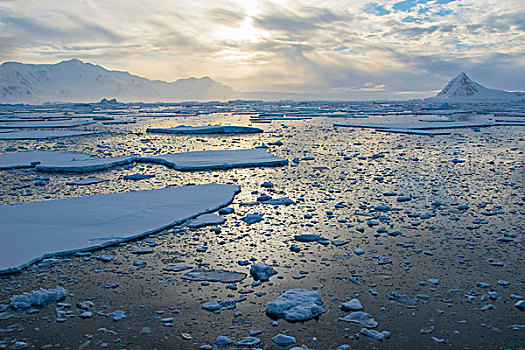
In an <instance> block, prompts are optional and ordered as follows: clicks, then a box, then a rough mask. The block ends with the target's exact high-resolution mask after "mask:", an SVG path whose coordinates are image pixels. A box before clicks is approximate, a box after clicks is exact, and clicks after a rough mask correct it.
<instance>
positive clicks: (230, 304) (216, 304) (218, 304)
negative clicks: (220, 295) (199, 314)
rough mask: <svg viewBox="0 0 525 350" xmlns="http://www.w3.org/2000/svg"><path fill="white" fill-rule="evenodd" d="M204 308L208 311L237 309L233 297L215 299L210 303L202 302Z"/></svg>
mask: <svg viewBox="0 0 525 350" xmlns="http://www.w3.org/2000/svg"><path fill="white" fill-rule="evenodd" d="M202 308H203V309H204V310H207V311H217V310H222V309H224V310H233V309H235V301H233V300H231V299H226V300H220V301H217V300H213V301H210V302H208V303H204V304H202Z"/></svg>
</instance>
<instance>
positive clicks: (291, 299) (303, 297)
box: [266, 289, 326, 322]
mask: <svg viewBox="0 0 525 350" xmlns="http://www.w3.org/2000/svg"><path fill="white" fill-rule="evenodd" d="M324 312H326V309H325V308H324V307H323V302H322V300H321V293H320V292H319V291H318V290H316V291H313V292H310V291H308V290H306V289H290V290H288V291H286V292H284V293H283V294H281V295H280V296H279V297H277V298H276V299H275V300H274V301H271V302H270V303H268V305H267V306H266V313H267V314H268V315H269V316H271V317H274V318H283V319H285V320H287V321H290V322H300V321H307V320H309V319H312V318H314V317H317V316H319V315H321V314H322V313H324Z"/></svg>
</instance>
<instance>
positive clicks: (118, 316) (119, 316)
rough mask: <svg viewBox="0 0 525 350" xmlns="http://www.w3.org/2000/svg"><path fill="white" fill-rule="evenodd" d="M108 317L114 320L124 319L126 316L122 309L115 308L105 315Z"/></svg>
mask: <svg viewBox="0 0 525 350" xmlns="http://www.w3.org/2000/svg"><path fill="white" fill-rule="evenodd" d="M106 316H107V317H108V318H110V319H112V320H113V321H115V322H118V321H122V320H125V319H126V318H127V316H126V314H125V313H124V311H122V310H115V311H113V312H111V313H109V314H107V315H106Z"/></svg>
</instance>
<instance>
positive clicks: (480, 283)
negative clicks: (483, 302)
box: [476, 282, 490, 288]
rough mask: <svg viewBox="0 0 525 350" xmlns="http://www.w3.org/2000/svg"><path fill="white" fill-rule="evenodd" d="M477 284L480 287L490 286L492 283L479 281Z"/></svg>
mask: <svg viewBox="0 0 525 350" xmlns="http://www.w3.org/2000/svg"><path fill="white" fill-rule="evenodd" d="M476 285H477V286H478V287H479V288H490V284H489V283H485V282H477V283H476Z"/></svg>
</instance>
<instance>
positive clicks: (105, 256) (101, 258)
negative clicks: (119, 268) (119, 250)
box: [95, 254, 115, 262]
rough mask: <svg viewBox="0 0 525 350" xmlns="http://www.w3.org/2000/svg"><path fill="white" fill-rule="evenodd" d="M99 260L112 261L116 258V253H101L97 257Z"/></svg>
mask: <svg viewBox="0 0 525 350" xmlns="http://www.w3.org/2000/svg"><path fill="white" fill-rule="evenodd" d="M95 259H97V260H98V261H102V262H110V261H111V260H113V259H115V255H113V254H106V255H99V256H97V257H95Z"/></svg>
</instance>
